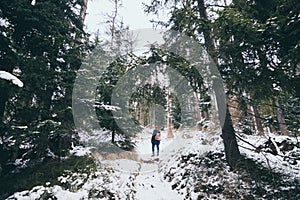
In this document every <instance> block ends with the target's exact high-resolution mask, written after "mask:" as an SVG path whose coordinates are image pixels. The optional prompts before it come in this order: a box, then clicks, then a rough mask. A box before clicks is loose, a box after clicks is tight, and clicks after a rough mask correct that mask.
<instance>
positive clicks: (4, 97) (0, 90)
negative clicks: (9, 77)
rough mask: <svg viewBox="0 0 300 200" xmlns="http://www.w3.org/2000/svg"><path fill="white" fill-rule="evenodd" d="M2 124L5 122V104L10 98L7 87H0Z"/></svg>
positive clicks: (0, 117)
mask: <svg viewBox="0 0 300 200" xmlns="http://www.w3.org/2000/svg"><path fill="white" fill-rule="evenodd" d="M0 94H1V95H0V122H2V121H3V120H4V111H5V104H6V101H7V98H8V89H7V87H6V86H2V87H0Z"/></svg>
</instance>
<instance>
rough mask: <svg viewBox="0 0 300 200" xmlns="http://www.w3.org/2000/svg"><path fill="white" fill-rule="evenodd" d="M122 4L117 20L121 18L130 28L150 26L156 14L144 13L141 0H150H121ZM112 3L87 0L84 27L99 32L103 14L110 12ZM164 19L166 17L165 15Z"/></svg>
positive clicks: (89, 30) (101, 29)
mask: <svg viewBox="0 0 300 200" xmlns="http://www.w3.org/2000/svg"><path fill="white" fill-rule="evenodd" d="M122 2H123V6H122V7H121V8H120V10H119V20H120V19H123V22H124V24H125V25H129V28H130V30H135V29H142V28H152V23H150V20H151V19H156V18H157V16H154V15H147V14H146V13H144V7H143V5H142V2H144V3H146V4H150V2H151V0H122ZM112 11H113V3H112V2H111V1H110V0H89V2H88V10H87V16H86V21H85V24H86V29H87V31H88V32H90V33H95V32H96V31H97V30H98V29H99V30H100V32H101V33H103V32H104V30H105V26H106V25H105V23H104V22H105V20H107V17H106V16H105V14H112ZM165 19H166V17H165Z"/></svg>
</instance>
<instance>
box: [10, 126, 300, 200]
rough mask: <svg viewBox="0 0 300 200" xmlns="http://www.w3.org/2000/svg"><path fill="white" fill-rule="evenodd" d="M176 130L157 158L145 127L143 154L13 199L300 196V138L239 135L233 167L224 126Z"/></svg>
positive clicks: (101, 163) (140, 143)
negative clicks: (225, 149) (224, 139)
mask: <svg viewBox="0 0 300 200" xmlns="http://www.w3.org/2000/svg"><path fill="white" fill-rule="evenodd" d="M174 135H175V137H174V138H172V139H169V138H167V137H166V136H167V133H166V132H162V138H163V139H162V141H161V145H160V147H161V151H160V155H159V157H158V156H155V157H151V153H152V152H151V143H150V138H151V130H145V131H144V132H143V133H141V134H139V135H138V137H137V138H136V148H135V150H136V153H137V155H138V158H137V159H124V158H123V159H116V158H113V159H104V158H103V157H102V156H99V157H97V161H96V162H97V168H96V169H94V170H91V171H82V172H77V173H74V172H72V173H71V172H70V173H68V172H66V173H65V174H64V175H63V176H61V177H59V178H58V180H59V182H60V184H59V185H57V184H56V185H51V183H45V185H41V186H36V187H34V188H32V189H31V190H26V191H22V192H17V193H15V194H14V195H12V196H11V197H9V198H8V199H20V200H27V199H28V200H29V199H30V200H32V199H61V200H65V199H72V200H76V199H78V200H79V199H141V200H144V199H145V200H147V199H149V200H160V199H163V200H168V199H170V200H173V199H178V200H180V199H182V200H183V199H300V183H299V182H300V170H299V169H300V148H299V143H298V141H297V139H296V138H295V137H288V136H278V135H275V134H267V135H265V136H250V135H244V136H239V139H238V143H239V146H240V151H241V154H242V155H243V157H244V158H243V161H241V163H240V167H239V168H238V169H236V170H234V171H232V170H230V169H229V167H228V166H227V164H226V161H225V155H224V152H223V142H222V139H221V138H220V134H219V131H218V130H206V131H191V130H181V131H177V132H174ZM297 145H298V146H297ZM80 152H81V153H80ZM88 152H89V150H88V149H84V148H77V151H74V153H76V154H77V155H83V154H86V153H88ZM90 154H91V153H90Z"/></svg>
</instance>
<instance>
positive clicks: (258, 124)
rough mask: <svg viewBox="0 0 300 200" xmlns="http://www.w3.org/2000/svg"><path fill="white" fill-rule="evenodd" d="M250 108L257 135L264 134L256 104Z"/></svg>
mask: <svg viewBox="0 0 300 200" xmlns="http://www.w3.org/2000/svg"><path fill="white" fill-rule="evenodd" d="M252 108H253V113H254V121H255V128H256V130H257V131H258V134H259V135H264V134H265V133H264V129H263V126H262V122H261V119H260V114H259V112H258V108H257V106H256V105H253V106H252Z"/></svg>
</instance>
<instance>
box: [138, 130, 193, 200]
mask: <svg viewBox="0 0 300 200" xmlns="http://www.w3.org/2000/svg"><path fill="white" fill-rule="evenodd" d="M161 134H162V141H161V144H160V156H159V157H157V156H155V157H154V158H153V157H151V142H150V138H151V134H149V133H144V134H142V135H140V138H139V142H138V143H137V152H138V154H139V157H140V159H141V160H142V162H141V166H140V170H139V173H138V175H137V176H136V179H135V183H136V191H137V193H136V195H135V198H136V199H143V200H144V199H145V200H147V199H149V200H161V199H163V200H166V199H178V200H180V199H184V196H182V195H180V194H179V193H178V192H177V191H175V190H172V186H171V183H170V182H168V181H166V180H165V179H164V178H163V172H162V169H164V168H167V167H168V166H170V165H171V164H172V163H173V162H175V159H176V158H177V156H178V155H179V156H180V155H181V154H182V151H183V150H184V148H185V147H187V146H188V145H190V144H191V142H192V140H191V139H183V138H182V137H181V135H175V137H174V138H172V139H169V138H167V133H166V132H162V133H161ZM158 159H159V160H158Z"/></svg>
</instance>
